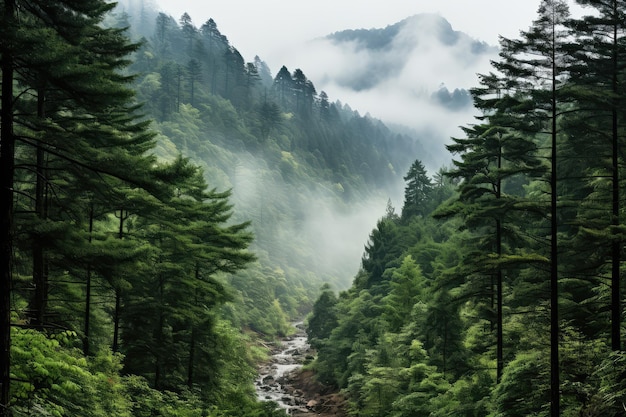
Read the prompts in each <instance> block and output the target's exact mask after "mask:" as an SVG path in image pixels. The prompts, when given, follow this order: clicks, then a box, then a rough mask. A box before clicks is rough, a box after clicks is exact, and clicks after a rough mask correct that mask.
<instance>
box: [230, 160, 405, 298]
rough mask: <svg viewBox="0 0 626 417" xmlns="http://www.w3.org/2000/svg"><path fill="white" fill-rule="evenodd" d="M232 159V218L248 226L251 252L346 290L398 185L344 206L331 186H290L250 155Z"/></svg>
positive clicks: (396, 197)
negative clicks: (238, 216)
mask: <svg viewBox="0 0 626 417" xmlns="http://www.w3.org/2000/svg"><path fill="white" fill-rule="evenodd" d="M237 158H238V163H237V168H236V172H235V175H234V176H233V178H232V180H231V181H232V184H231V186H232V191H233V195H232V202H233V204H234V205H235V212H236V213H240V214H244V215H245V216H246V219H249V220H251V222H252V230H253V231H254V233H255V235H256V236H257V239H256V242H255V244H254V245H253V246H254V247H255V250H256V251H257V252H258V253H260V254H261V256H266V255H267V256H270V257H272V258H273V261H274V262H276V261H278V262H276V263H278V264H280V261H279V260H281V259H288V260H289V266H294V267H300V268H302V269H303V270H308V271H312V272H314V273H315V274H316V275H317V276H319V277H326V278H327V279H328V278H330V279H329V280H330V281H332V282H335V283H336V284H337V285H338V286H340V287H342V288H347V287H349V285H350V284H351V282H352V279H353V278H354V276H355V274H356V273H357V272H358V270H359V268H360V264H361V257H362V255H363V252H364V248H365V245H366V243H367V241H368V238H369V234H370V232H371V231H372V229H373V228H374V227H375V226H376V222H377V221H378V220H379V219H380V218H382V217H383V216H384V215H385V210H386V208H387V202H388V201H389V200H392V201H399V200H401V199H402V193H403V184H400V183H398V184H397V186H396V187H393V186H392V187H390V188H389V189H387V190H386V193H385V194H382V193H380V192H379V193H376V194H374V195H370V196H368V197H364V198H359V199H358V202H350V203H346V202H345V201H344V200H343V199H341V191H340V190H338V188H337V185H336V184H332V183H329V182H327V183H315V184H314V183H310V182H308V183H303V182H299V181H296V182H292V181H289V180H286V179H285V178H284V177H283V176H281V175H280V174H278V173H277V171H276V169H272V168H271V167H269V166H268V165H267V163H266V162H265V161H263V160H260V159H258V158H255V157H254V156H253V155H251V154H248V153H241V154H238V155H237ZM296 188H298V189H299V192H297V191H296V190H295V189H296ZM302 188H305V190H306V192H305V193H303V192H302ZM394 204H395V203H394ZM268 224H271V225H273V228H272V229H271V230H268V229H267V225H268Z"/></svg>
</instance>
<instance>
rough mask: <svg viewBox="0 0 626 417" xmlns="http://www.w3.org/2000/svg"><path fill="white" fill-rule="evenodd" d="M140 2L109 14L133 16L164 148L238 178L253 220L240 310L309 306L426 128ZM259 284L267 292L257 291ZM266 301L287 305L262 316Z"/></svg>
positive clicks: (346, 260)
mask: <svg viewBox="0 0 626 417" xmlns="http://www.w3.org/2000/svg"><path fill="white" fill-rule="evenodd" d="M126 10H127V11H126ZM134 10H135V9H133V8H132V7H128V8H127V9H124V8H119V9H118V12H117V13H115V14H113V15H112V16H111V17H110V19H109V20H108V22H107V23H108V24H110V25H111V26H115V27H126V26H127V25H130V28H131V29H130V30H131V33H133V36H134V37H135V38H136V39H138V40H141V41H142V47H141V49H140V50H138V51H137V52H136V53H135V54H134V63H133V65H132V66H131V71H133V72H136V73H138V74H139V77H138V78H137V80H136V81H135V85H136V88H137V92H138V101H139V102H142V103H144V106H143V108H142V110H143V111H145V112H146V113H147V114H148V115H150V116H151V117H153V118H154V120H155V121H154V123H153V124H152V126H151V127H152V128H153V129H154V130H155V131H157V132H158V133H159V135H158V136H157V138H156V139H157V152H158V155H159V156H160V157H162V158H164V159H166V160H171V159H172V158H175V157H176V156H177V154H178V153H182V154H183V155H185V156H188V157H190V158H191V159H192V160H193V161H195V162H196V163H198V164H200V165H201V166H202V167H203V168H204V172H205V175H206V178H207V181H208V182H209V184H211V186H213V187H216V188H217V189H218V190H227V189H232V198H231V201H232V202H233V203H234V206H235V208H236V210H235V218H236V219H238V220H241V221H245V220H250V221H251V226H250V229H251V230H252V231H253V233H254V236H255V240H254V242H253V244H252V246H251V249H252V250H253V251H254V252H255V253H256V254H257V256H258V259H259V261H258V262H257V263H256V264H254V265H253V266H252V267H249V268H247V269H246V271H245V272H242V273H241V275H242V276H236V277H233V278H232V284H233V285H234V286H235V288H237V289H238V290H239V291H240V293H239V294H240V296H241V297H242V298H243V301H244V302H245V303H249V306H250V308H249V309H248V311H249V315H248V317H244V318H241V319H242V320H243V324H248V325H250V326H251V327H252V328H254V329H255V330H258V331H261V332H263V333H269V334H273V333H275V332H276V331H278V328H276V323H281V322H282V323H284V319H285V318H286V317H294V316H296V315H298V314H301V313H302V312H303V311H305V310H306V309H307V308H310V305H311V304H310V301H309V299H310V298H311V297H312V296H313V294H315V293H316V292H317V291H318V289H319V287H320V286H321V284H322V283H324V282H330V283H332V284H333V285H334V286H335V287H336V288H345V287H347V286H348V285H349V282H350V280H351V279H352V277H353V276H354V274H355V273H356V270H357V268H358V262H359V259H360V256H361V254H362V251H363V244H364V242H365V241H366V239H367V230H368V229H369V227H370V226H371V224H373V223H374V222H375V220H376V218H378V217H379V216H380V215H382V213H383V212H384V209H385V204H386V202H387V200H388V199H389V198H390V197H394V198H395V197H397V196H398V195H399V194H400V193H401V187H402V176H403V175H404V173H405V172H406V170H407V169H408V167H409V165H410V164H411V163H412V162H413V160H414V159H415V157H416V155H420V154H422V155H423V154H424V153H425V151H424V150H423V147H422V145H421V144H420V142H419V139H418V138H415V137H413V136H409V135H407V134H405V133H397V132H395V131H394V130H392V129H390V128H388V127H387V126H385V124H383V123H382V122H381V121H379V120H376V119H373V118H371V117H369V116H361V115H360V114H359V113H358V112H356V111H353V110H351V109H350V107H349V106H348V105H347V104H346V105H343V104H341V103H340V102H339V101H337V100H336V101H333V100H332V99H331V98H330V97H328V95H326V93H325V92H323V91H319V92H318V91H316V89H315V85H314V83H313V82H312V81H311V80H309V79H308V78H307V77H306V75H305V74H304V71H303V70H301V69H298V68H296V69H287V68H286V67H284V66H283V67H282V68H280V69H279V70H278V71H277V73H276V74H272V73H271V71H270V69H269V68H268V67H267V65H266V64H265V63H264V62H263V61H262V60H261V59H260V58H259V57H254V59H253V60H252V61H251V62H246V60H245V59H244V57H242V56H241V55H240V54H239V52H238V51H237V49H236V47H235V46H234V45H231V44H230V42H229V41H228V39H227V37H226V36H225V35H224V34H222V33H221V32H220V31H219V29H218V26H217V23H216V22H215V21H213V20H212V19H209V20H207V21H206V22H204V23H202V24H198V25H196V24H195V23H194V21H193V19H192V17H191V16H188V15H184V16H182V17H180V19H178V20H176V19H174V18H173V17H171V16H167V15H165V14H163V13H154V14H155V15H156V17H155V19H154V23H153V24H152V25H150V24H146V23H144V24H142V25H139V24H137V26H136V25H135V22H136V21H138V20H139V19H138V15H137V14H134V15H131V14H130V13H133V11H134ZM149 10H150V9H149V8H148V9H144V15H146V14H147V15H149V14H150V13H149ZM135 27H140V28H141V30H142V31H137V30H135V29H134V28H135ZM251 283H254V285H251ZM251 286H252V287H255V288H263V291H268V293H267V294H263V295H261V294H256V295H253V294H252V292H251V290H250V289H249V288H250V287H251ZM257 291H258V290H257ZM271 294H276V296H271ZM278 294H280V296H279V295H278ZM259 297H263V298H267V297H269V299H263V300H261V299H259ZM275 301H276V302H277V303H278V304H273V303H274V302H275ZM268 303H269V305H273V306H279V308H280V310H284V312H285V314H282V312H280V311H279V312H278V313H279V314H278V317H277V318H275V320H278V321H277V322H275V323H273V324H270V323H269V322H265V323H259V321H263V320H266V317H268V315H267V314H265V313H262V312H261V311H260V310H258V308H259V306H261V305H266V304H268ZM269 305H268V306H269ZM295 306H299V307H300V310H299V311H298V310H297V309H296V308H295ZM272 308H274V307H272ZM272 315H273V314H270V315H269V316H272ZM283 327H284V326H283V325H281V326H279V328H280V331H284V328H283Z"/></svg>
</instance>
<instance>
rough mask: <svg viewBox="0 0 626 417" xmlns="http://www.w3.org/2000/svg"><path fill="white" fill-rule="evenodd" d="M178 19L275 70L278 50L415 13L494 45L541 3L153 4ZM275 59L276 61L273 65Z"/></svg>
mask: <svg viewBox="0 0 626 417" xmlns="http://www.w3.org/2000/svg"><path fill="white" fill-rule="evenodd" d="M156 2H157V3H158V4H159V5H160V7H161V8H162V9H163V11H164V12H166V13H168V14H170V15H172V16H174V17H175V18H176V19H178V18H179V17H180V16H181V15H182V14H183V13H184V12H187V13H189V15H190V16H191V18H192V19H193V22H194V24H195V25H196V26H198V27H199V26H201V25H202V23H204V22H205V21H206V20H208V19H209V18H213V20H215V22H216V23H217V26H218V28H219V29H220V31H221V32H222V34H224V35H226V36H227V37H228V38H229V40H230V41H231V44H232V45H234V46H235V47H236V48H237V49H238V50H239V52H240V53H241V54H242V55H243V57H244V59H246V60H248V61H251V60H252V59H253V58H254V56H255V55H259V56H260V57H261V58H262V59H264V60H265V61H267V62H268V63H269V64H270V67H271V68H272V69H273V70H274V67H276V66H277V65H282V64H283V63H282V62H280V61H279V60H280V59H281V50H284V49H285V48H287V49H290V48H291V47H292V45H293V44H299V43H302V42H303V41H306V40H310V39H313V38H316V37H320V36H324V35H327V34H329V33H332V32H336V31H340V30H344V29H362V28H363V29H370V28H374V27H375V28H383V27H385V26H388V25H391V24H393V23H396V22H399V21H400V20H403V19H405V18H407V17H409V16H412V15H415V14H419V13H438V14H440V15H441V16H443V17H445V18H446V19H447V20H448V21H449V22H450V23H451V24H452V27H453V28H454V29H456V30H460V31H463V32H466V33H467V34H469V35H470V36H472V37H474V38H477V39H480V40H482V41H485V42H488V43H490V44H494V45H495V44H497V39H498V35H499V34H502V35H504V36H507V37H516V36H517V34H518V33H519V30H520V29H527V28H528V26H530V23H531V22H532V20H533V19H534V18H535V17H536V11H537V8H538V6H539V3H540V1H539V0H380V1H378V0H377V1H373V0H316V1H307V2H305V1H301V0H291V1H287V0H210V1H199V0H156ZM275 61H276V62H275Z"/></svg>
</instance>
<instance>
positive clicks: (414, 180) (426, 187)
mask: <svg viewBox="0 0 626 417" xmlns="http://www.w3.org/2000/svg"><path fill="white" fill-rule="evenodd" d="M404 181H406V187H405V188H404V206H403V207H402V219H404V220H405V221H407V220H408V219H410V218H411V217H414V216H426V215H428V214H430V211H431V210H432V208H431V207H430V206H429V203H430V197H431V194H432V192H433V184H432V181H431V179H430V178H429V177H428V174H427V173H426V168H424V164H422V161H420V160H419V159H416V160H415V162H413V164H412V165H411V167H410V168H409V171H408V172H407V174H406V175H405V177H404Z"/></svg>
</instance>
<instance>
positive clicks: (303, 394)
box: [255, 323, 346, 417]
mask: <svg viewBox="0 0 626 417" xmlns="http://www.w3.org/2000/svg"><path fill="white" fill-rule="evenodd" d="M295 327H296V329H297V332H296V334H294V335H293V336H290V337H286V338H284V339H283V340H282V341H281V342H280V343H279V344H278V345H277V346H276V348H275V349H273V352H272V355H271V358H270V361H269V362H268V363H266V364H264V365H263V366H262V367H261V368H260V369H259V377H258V378H257V380H256V381H255V387H256V392H257V395H258V397H259V399H260V400H261V401H273V402H275V403H276V404H278V406H279V407H280V408H282V409H284V410H285V411H286V412H287V414H289V415H292V416H294V417H302V416H311V415H315V416H327V417H330V416H345V415H346V414H345V413H344V412H343V410H344V400H343V398H342V397H341V396H340V395H339V394H336V393H334V392H332V390H330V389H329V388H328V387H325V386H323V385H321V384H319V383H317V382H315V379H314V375H313V373H312V372H311V371H303V370H302V365H303V364H304V362H305V361H307V360H310V359H312V358H313V352H312V351H311V349H310V346H309V344H308V343H307V337H306V332H305V330H304V327H303V325H302V323H296V324H295Z"/></svg>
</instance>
